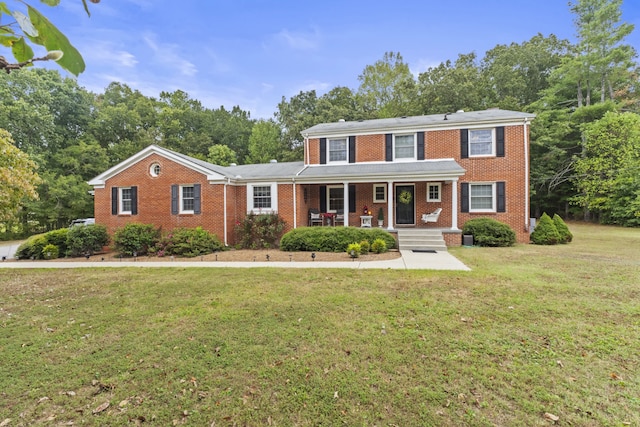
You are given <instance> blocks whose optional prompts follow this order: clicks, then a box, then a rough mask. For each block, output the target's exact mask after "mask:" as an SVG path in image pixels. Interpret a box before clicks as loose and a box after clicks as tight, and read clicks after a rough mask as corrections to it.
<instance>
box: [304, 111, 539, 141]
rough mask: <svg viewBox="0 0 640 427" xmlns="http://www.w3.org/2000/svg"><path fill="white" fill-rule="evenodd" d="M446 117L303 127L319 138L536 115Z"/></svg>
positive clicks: (307, 133)
mask: <svg viewBox="0 0 640 427" xmlns="http://www.w3.org/2000/svg"><path fill="white" fill-rule="evenodd" d="M446 118H447V119H446V120H445V114H432V115H429V116H414V117H395V118H390V119H375V120H360V121H350V122H334V123H320V124H317V125H315V126H312V127H310V128H308V129H305V130H303V131H302V135H303V136H308V137H311V138H316V137H323V136H331V135H357V134H370V133H389V132H398V131H403V130H407V131H408V130H415V129H425V130H426V129H429V128H441V127H457V128H461V127H463V126H471V125H482V124H484V123H486V124H492V125H498V124H503V123H509V122H511V123H517V122H522V121H524V120H532V119H533V118H535V114H531V113H522V112H519V111H509V110H500V109H497V108H494V109H488V110H482V111H470V112H458V113H449V114H447V115H446Z"/></svg>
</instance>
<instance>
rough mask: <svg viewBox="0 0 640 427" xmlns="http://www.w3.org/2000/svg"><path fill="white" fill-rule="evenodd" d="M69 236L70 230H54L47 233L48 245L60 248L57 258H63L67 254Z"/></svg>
mask: <svg viewBox="0 0 640 427" xmlns="http://www.w3.org/2000/svg"><path fill="white" fill-rule="evenodd" d="M68 234H69V229H68V228H59V229H58V230H52V231H49V232H47V233H45V235H44V236H45V238H46V239H47V243H49V244H52V245H54V246H56V247H57V248H58V255H56V258H58V257H63V256H65V254H66V253H67V235H68Z"/></svg>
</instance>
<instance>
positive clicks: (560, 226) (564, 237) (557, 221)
mask: <svg viewBox="0 0 640 427" xmlns="http://www.w3.org/2000/svg"><path fill="white" fill-rule="evenodd" d="M553 224H554V225H555V226H556V230H558V234H559V235H560V243H571V241H572V240H573V234H571V231H569V227H567V224H566V223H565V222H564V221H563V220H562V218H560V215H558V214H555V215H553Z"/></svg>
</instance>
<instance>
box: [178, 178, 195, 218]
mask: <svg viewBox="0 0 640 427" xmlns="http://www.w3.org/2000/svg"><path fill="white" fill-rule="evenodd" d="M186 188H191V189H192V190H193V197H189V198H187V197H185V196H184V190H185V189H186ZM195 195H196V194H195V186H194V185H193V184H189V185H181V186H180V193H179V199H180V201H179V203H180V213H181V214H192V213H194V212H195V210H194V209H185V208H184V203H185V201H186V200H189V199H191V200H193V203H194V207H195Z"/></svg>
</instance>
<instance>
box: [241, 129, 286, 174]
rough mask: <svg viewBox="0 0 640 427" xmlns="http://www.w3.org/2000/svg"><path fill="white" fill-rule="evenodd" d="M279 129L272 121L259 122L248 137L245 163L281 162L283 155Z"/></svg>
mask: <svg viewBox="0 0 640 427" xmlns="http://www.w3.org/2000/svg"><path fill="white" fill-rule="evenodd" d="M284 152H285V151H284V150H283V147H282V140H281V131H280V127H279V126H278V125H277V124H276V123H275V122H274V121H273V120H259V121H258V122H257V123H256V124H255V125H253V130H252V131H251V136H250V137H249V156H248V157H247V161H246V163H268V162H269V161H271V160H282V156H283V154H284Z"/></svg>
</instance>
